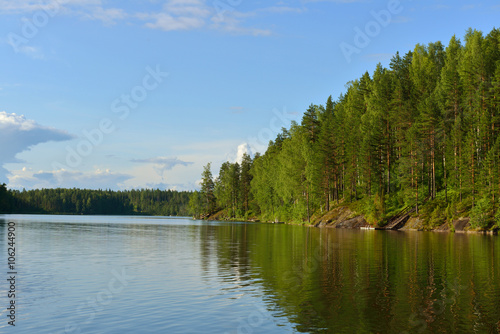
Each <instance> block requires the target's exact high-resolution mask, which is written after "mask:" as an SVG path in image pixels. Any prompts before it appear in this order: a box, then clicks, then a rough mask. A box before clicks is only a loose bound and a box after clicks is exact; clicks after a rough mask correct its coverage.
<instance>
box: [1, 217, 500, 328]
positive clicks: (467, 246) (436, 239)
mask: <svg viewBox="0 0 500 334" xmlns="http://www.w3.org/2000/svg"><path fill="white" fill-rule="evenodd" d="M8 222H14V223H15V233H16V236H15V238H16V240H15V242H16V244H15V248H16V256H15V270H16V275H15V276H16V280H15V289H16V298H15V302H16V304H15V305H16V313H15V316H16V318H15V325H16V326H15V327H12V326H10V325H8V321H9V318H8V317H7V315H8V314H7V310H6V308H7V306H8V303H9V300H10V299H9V298H8V297H7V295H8V290H9V285H8V284H9V283H8V282H7V279H9V276H8V274H7V272H8V271H9V269H8V267H7V261H8V260H7V258H8V255H7V248H8V245H7V244H8V242H9V240H8V231H9V229H8V227H9V226H8ZM11 225H12V224H11ZM0 250H1V252H2V253H1V254H2V255H1V256H0V260H1V264H0V267H1V268H2V269H1V270H0V280H1V281H2V285H0V303H1V304H0V307H1V311H0V312H1V320H0V332H1V333H168V334H170V333H228V334H229V333H231V334H233V333H234V334H236V333H238V334H239V333H438V332H441V333H444V332H449V333H452V332H453V333H499V332H500V241H499V239H498V237H497V236H491V235H479V234H468V235H466V234H451V233H433V232H398V231H373V230H338V229H316V228H308V227H301V226H290V225H281V224H259V223H228V222H209V221H199V220H192V219H189V218H178V217H131V216H126V217H121V216H120V217H118V216H106V217H104V216H40V215H0Z"/></svg>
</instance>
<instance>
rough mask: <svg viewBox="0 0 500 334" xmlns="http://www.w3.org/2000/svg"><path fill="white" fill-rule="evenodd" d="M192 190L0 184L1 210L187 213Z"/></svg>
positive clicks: (119, 213)
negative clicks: (33, 187) (18, 187)
mask: <svg viewBox="0 0 500 334" xmlns="http://www.w3.org/2000/svg"><path fill="white" fill-rule="evenodd" d="M190 195H191V193H190V192H179V191H174V190H159V189H156V190H153V189H141V190H127V191H112V190H87V189H76V188H73V189H61V188H58V189H36V190H28V191H25V190H23V191H19V190H7V188H6V186H5V184H4V185H0V213H51V214H84V215H135V214H144V215H156V216H186V215H188V203H189V198H190Z"/></svg>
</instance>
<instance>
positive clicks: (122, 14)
mask: <svg viewBox="0 0 500 334" xmlns="http://www.w3.org/2000/svg"><path fill="white" fill-rule="evenodd" d="M158 2H160V3H161V5H160V6H159V7H158V5H157V3H158ZM151 6H152V7H153V8H151V9H150V10H144V11H142V12H133V11H130V12H127V10H126V9H125V8H124V7H123V6H121V7H109V6H106V2H104V1H102V0H47V1H45V2H41V1H39V0H20V1H7V0H0V15H1V14H4V15H10V14H23V15H27V16H28V19H30V17H29V14H31V13H33V15H34V14H35V13H36V12H44V15H46V14H47V13H49V16H50V17H52V16H54V15H67V16H76V17H80V18H82V19H86V20H96V21H101V22H103V23H104V24H105V25H113V24H115V23H116V22H118V21H125V20H127V21H128V22H127V23H137V21H139V22H141V23H142V24H143V25H144V26H145V27H147V28H150V29H159V30H164V31H175V30H196V29H201V28H207V29H214V30H219V31H222V32H227V33H230V34H243V35H254V36H267V35H270V34H271V32H270V31H269V30H267V29H261V28H256V27H249V26H247V24H246V22H245V20H244V18H248V17H254V16H256V15H257V13H265V12H267V13H278V14H279V13H289V12H296V13H300V12H302V11H304V9H302V8H293V7H288V6H283V5H280V6H273V7H267V8H262V9H258V10H255V11H252V12H246V13H243V12H240V11H238V5H236V4H235V5H231V3H230V2H229V3H226V2H224V5H223V6H220V5H217V3H214V2H212V1H208V0H164V1H163V2H161V1H151ZM154 7H156V8H154ZM134 20H135V21H136V22H134ZM20 51H22V52H24V53H26V54H28V55H31V56H33V54H35V53H34V51H35V50H30V49H24V50H20ZM37 54H38V53H37ZM38 57H40V56H38Z"/></svg>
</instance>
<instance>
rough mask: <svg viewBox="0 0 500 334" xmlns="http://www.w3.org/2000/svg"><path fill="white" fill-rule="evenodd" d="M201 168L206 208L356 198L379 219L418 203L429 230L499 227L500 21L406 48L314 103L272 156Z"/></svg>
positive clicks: (285, 212) (265, 212)
mask: <svg viewBox="0 0 500 334" xmlns="http://www.w3.org/2000/svg"><path fill="white" fill-rule="evenodd" d="M202 176H203V182H202V189H201V192H199V193H198V192H195V193H194V194H193V196H192V199H191V209H192V212H194V213H197V214H199V215H201V216H205V215H207V214H212V213H214V212H217V211H220V210H224V211H225V214H226V215H227V216H230V217H234V216H239V217H247V216H259V217H261V218H265V219H266V218H267V219H269V220H274V219H279V220H295V221H308V220H311V217H312V216H313V215H320V214H321V213H323V212H325V211H328V210H329V209H331V207H332V206H334V205H339V203H340V204H341V205H346V203H353V205H354V204H355V203H357V204H358V205H357V207H356V208H357V209H359V210H358V211H361V212H362V213H364V214H365V216H366V217H367V219H368V220H369V221H370V222H373V223H379V224H383V222H384V221H385V220H386V219H387V218H388V217H390V216H391V215H394V214H395V213H397V212H399V211H400V210H402V209H403V208H405V207H415V206H416V207H417V212H416V214H419V215H420V216H421V217H423V218H424V219H425V221H426V222H428V224H429V227H433V226H437V225H439V224H443V223H445V222H448V223H451V221H453V220H454V219H457V218H458V217H464V216H469V217H471V218H472V220H471V223H472V225H473V226H474V227H477V228H488V227H491V226H492V225H493V224H500V30H499V29H493V30H492V31H491V32H490V33H489V34H488V35H484V34H483V33H482V32H480V31H477V30H472V29H469V30H468V31H467V33H466V35H465V38H464V42H462V41H460V40H459V39H458V38H456V37H455V36H453V38H451V40H450V42H449V44H448V46H445V45H443V44H442V43H441V42H435V43H430V44H428V45H420V44H418V45H416V46H415V48H414V49H413V50H412V51H409V52H407V53H406V54H404V55H400V54H399V53H397V54H396V55H394V57H393V58H392V60H391V61H390V64H389V68H386V67H384V66H382V65H381V64H378V66H377V67H376V69H375V71H374V72H373V74H371V75H370V74H369V73H368V72H366V73H365V74H364V75H363V76H362V77H361V78H359V79H356V80H354V81H351V82H349V83H348V85H347V92H346V93H345V94H341V95H340V97H339V98H338V99H337V100H334V99H332V97H331V96H330V98H328V100H327V102H326V104H325V105H311V106H310V107H309V108H308V110H307V111H306V112H305V114H304V116H303V118H302V122H301V123H300V124H298V123H295V122H293V123H292V125H291V127H290V128H289V129H283V130H282V133H280V134H279V135H278V136H277V138H276V139H275V140H274V141H271V142H270V143H269V146H268V148H267V151H266V152H265V154H263V155H256V156H255V158H254V159H253V160H251V159H249V157H245V159H244V161H243V163H242V164H238V163H226V164H224V165H222V167H221V169H220V171H219V177H218V178H217V179H215V180H213V179H212V175H211V171H210V164H208V165H207V166H206V167H205V171H204V172H203V175H202ZM350 205H351V204H350Z"/></svg>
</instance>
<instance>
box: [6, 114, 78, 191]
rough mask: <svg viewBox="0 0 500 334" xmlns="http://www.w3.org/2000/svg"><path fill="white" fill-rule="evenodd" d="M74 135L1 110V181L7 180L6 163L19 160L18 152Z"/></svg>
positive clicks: (67, 138)
mask: <svg viewBox="0 0 500 334" xmlns="http://www.w3.org/2000/svg"><path fill="white" fill-rule="evenodd" d="M72 138H73V137H72V136H71V135H69V134H68V133H67V132H65V131H60V130H57V129H54V128H50V127H44V126H41V125H39V124H37V123H36V122H35V121H34V120H30V119H26V117H25V116H24V115H17V114H11V113H7V112H5V111H1V112H0V182H5V180H6V179H5V175H6V173H7V171H6V170H5V169H4V168H3V165H4V164H5V163H9V162H17V161H18V160H17V159H16V154H17V153H20V152H23V151H26V150H28V149H30V148H31V147H33V146H34V145H37V144H40V143H44V142H48V141H65V140H70V139H72Z"/></svg>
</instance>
